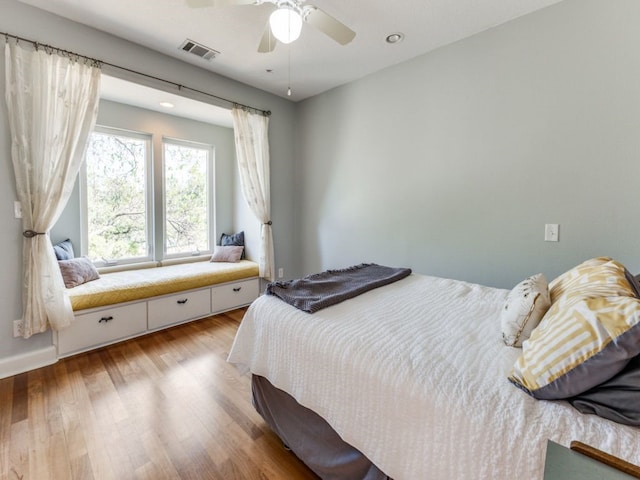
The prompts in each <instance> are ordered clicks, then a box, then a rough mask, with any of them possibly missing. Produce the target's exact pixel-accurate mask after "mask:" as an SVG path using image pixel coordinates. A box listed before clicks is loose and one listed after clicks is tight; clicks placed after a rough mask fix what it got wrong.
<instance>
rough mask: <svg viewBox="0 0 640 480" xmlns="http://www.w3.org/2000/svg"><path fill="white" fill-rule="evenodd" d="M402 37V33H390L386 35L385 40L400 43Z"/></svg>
mask: <svg viewBox="0 0 640 480" xmlns="http://www.w3.org/2000/svg"><path fill="white" fill-rule="evenodd" d="M403 39H404V34H402V33H392V34H391V35H387V38H386V39H385V41H386V42H387V43H391V44H394V43H400V42H401V41H402V40H403Z"/></svg>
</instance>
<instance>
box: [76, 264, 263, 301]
mask: <svg viewBox="0 0 640 480" xmlns="http://www.w3.org/2000/svg"><path fill="white" fill-rule="evenodd" d="M258 275H259V268H258V264H257V263H255V262H251V261H249V260H241V261H239V262H237V263H215V262H193V263H185V264H179V265H169V266H165V267H157V268H145V269H142V270H127V271H123V272H112V273H103V274H101V275H100V278H99V279H97V280H94V281H92V282H88V283H84V284H82V285H78V286H77V287H74V288H69V289H67V293H68V295H69V299H70V300H71V306H72V307H73V310H74V311H78V310H85V309H87V308H95V307H102V306H105V305H113V304H116V303H123V302H131V301H134V300H141V299H143V298H149V297H155V296H157V295H166V294H168V293H177V292H181V291H184V290H191V289H193V288H201V287H206V286H209V285H214V284H217V283H225V282H233V281H235V280H240V279H243V278H251V277H257V276H258Z"/></svg>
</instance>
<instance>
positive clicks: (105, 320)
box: [98, 315, 113, 323]
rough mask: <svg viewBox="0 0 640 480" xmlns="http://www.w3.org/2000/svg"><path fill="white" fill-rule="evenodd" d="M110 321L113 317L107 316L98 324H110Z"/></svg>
mask: <svg viewBox="0 0 640 480" xmlns="http://www.w3.org/2000/svg"><path fill="white" fill-rule="evenodd" d="M111 320H113V317H112V316H111V315H109V316H108V317H102V318H101V319H100V320H98V323H102V322H104V323H107V322H110V321H111Z"/></svg>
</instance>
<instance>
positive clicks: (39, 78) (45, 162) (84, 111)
mask: <svg viewBox="0 0 640 480" xmlns="http://www.w3.org/2000/svg"><path fill="white" fill-rule="evenodd" d="M5 66H6V91H5V97H6V101H7V107H8V112H9V127H10V131H11V157H12V161H13V170H14V173H15V177H16V190H17V195H18V200H19V201H20V202H21V204H22V213H23V219H22V226H23V229H24V232H25V233H24V239H23V279H22V309H23V310H22V321H23V336H24V337H25V338H28V337H30V336H31V335H33V334H34V333H39V332H44V331H45V330H47V328H48V327H49V326H50V327H51V328H53V329H56V330H57V329H60V328H63V327H65V326H67V325H69V324H70V323H71V321H72V320H73V312H72V310H71V303H70V302H69V298H68V296H67V294H66V292H65V287H64V283H63V280H62V275H61V273H60V269H59V268H58V262H57V261H56V257H55V254H54V252H53V248H52V245H51V241H50V239H49V230H50V229H51V227H52V226H53V225H54V224H55V222H56V220H57V219H58V217H59V216H60V213H61V212H62V210H63V209H64V206H65V205H66V203H67V200H68V199H69V196H70V194H71V191H72V189H73V184H74V182H75V179H76V177H77V174H78V171H79V169H80V165H81V163H82V159H83V156H84V150H85V148H86V143H87V139H88V137H89V134H90V133H91V131H92V130H93V127H94V125H95V120H96V115H97V111H98V100H99V90H100V69H99V67H98V66H96V65H93V66H90V65H86V64H85V63H84V62H83V61H81V60H79V59H77V58H69V57H68V56H61V55H60V54H57V53H55V52H47V51H43V49H42V48H40V49H38V48H36V49H35V50H32V49H27V48H23V47H22V45H18V44H16V43H12V42H7V43H6V45H5Z"/></svg>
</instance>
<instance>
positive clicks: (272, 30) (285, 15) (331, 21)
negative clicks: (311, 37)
mask: <svg viewBox="0 0 640 480" xmlns="http://www.w3.org/2000/svg"><path fill="white" fill-rule="evenodd" d="M186 2H187V5H188V6H190V7H192V8H200V7H211V6H214V7H221V6H227V5H262V4H263V3H272V4H274V5H275V6H276V9H275V10H274V11H273V12H272V13H271V15H270V17H269V22H268V24H267V27H266V29H265V32H264V35H263V36H262V39H261V40H260V44H259V45H258V52H260V53H267V52H272V51H273V50H274V49H275V47H276V45H277V43H278V41H279V42H281V43H291V42H293V41H295V40H297V38H298V37H299V36H300V31H301V30H302V23H303V22H306V23H308V24H309V25H311V26H312V27H315V28H317V29H318V30H320V31H321V32H322V33H324V34H325V35H327V36H329V37H330V38H332V39H333V40H335V41H336V42H338V43H339V44H341V45H346V44H347V43H349V42H350V41H351V40H353V39H354V37H355V36H356V32H354V31H353V30H351V29H350V28H349V27H347V26H346V25H345V24H344V23H342V22H340V21H339V20H336V19H335V18H334V17H332V16H331V15H329V14H327V13H325V12H324V11H323V10H320V9H319V8H318V7H316V6H314V5H308V4H306V0H186Z"/></svg>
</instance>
